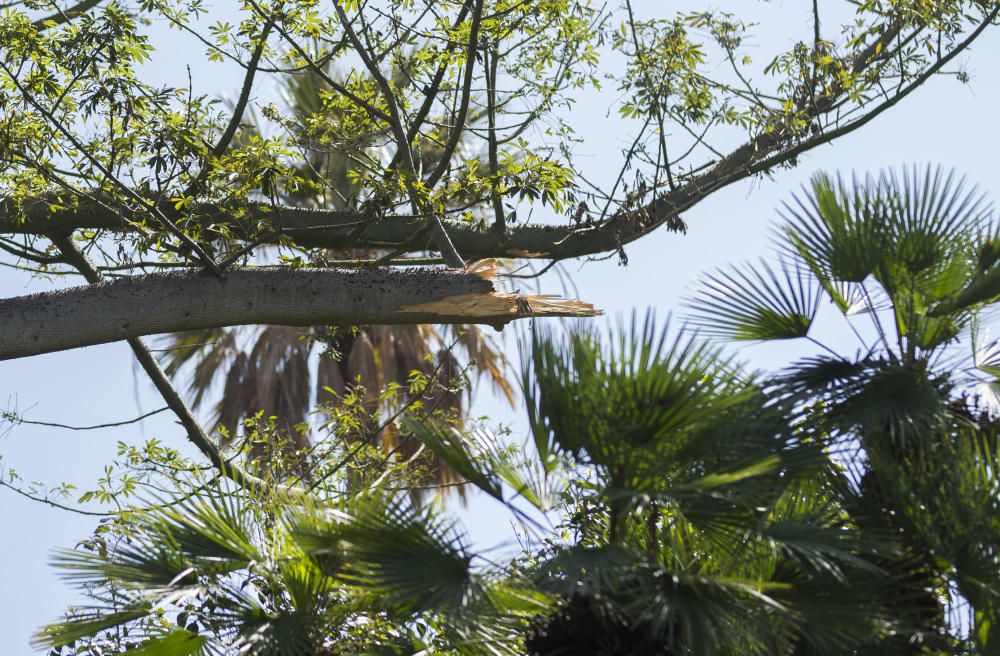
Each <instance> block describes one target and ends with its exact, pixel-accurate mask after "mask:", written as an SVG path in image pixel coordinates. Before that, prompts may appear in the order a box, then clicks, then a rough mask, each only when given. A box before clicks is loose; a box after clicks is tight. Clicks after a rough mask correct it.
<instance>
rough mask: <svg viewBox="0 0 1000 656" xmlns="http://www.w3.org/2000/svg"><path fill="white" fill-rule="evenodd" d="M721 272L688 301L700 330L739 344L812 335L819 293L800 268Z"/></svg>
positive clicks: (747, 267)
mask: <svg viewBox="0 0 1000 656" xmlns="http://www.w3.org/2000/svg"><path fill="white" fill-rule="evenodd" d="M779 269H780V271H779V272H775V271H774V269H772V268H771V266H770V265H768V264H767V263H766V262H763V261H762V262H761V263H760V265H759V266H756V267H755V266H752V265H744V266H733V267H730V268H728V269H718V270H716V271H715V272H714V273H710V274H707V275H706V276H704V277H703V278H702V280H701V283H700V284H699V286H698V291H697V292H696V293H695V295H694V296H693V297H692V298H691V299H689V300H688V301H687V303H686V305H687V307H688V308H689V310H690V311H691V312H690V319H691V323H692V324H693V325H694V326H696V327H697V328H698V329H699V330H700V331H701V332H703V333H705V334H707V335H712V336H717V337H723V338H727V339H734V340H751V341H757V340H760V341H764V340H776V339H794V338H797V337H805V336H806V335H807V334H808V333H809V328H810V327H811V326H812V323H813V319H815V317H816V310H817V307H818V302H819V293H820V289H819V287H818V286H817V285H815V283H814V281H813V279H812V276H810V275H809V274H808V273H807V272H805V271H803V269H802V268H801V267H797V266H794V265H792V264H789V263H787V262H783V263H781V265H780V267H779Z"/></svg>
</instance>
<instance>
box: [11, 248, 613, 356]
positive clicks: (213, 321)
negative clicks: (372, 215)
mask: <svg viewBox="0 0 1000 656" xmlns="http://www.w3.org/2000/svg"><path fill="white" fill-rule="evenodd" d="M64 252H65V251H64ZM493 275H494V269H493V266H492V263H487V264H481V265H479V266H478V268H471V269H469V270H465V271H461V270H447V269H446V270H442V269H436V270H428V269H362V270H340V269H288V268H280V267H260V268H251V269H234V270H231V271H229V272H227V274H226V276H225V277H223V278H219V277H218V276H213V275H206V274H205V273H202V272H183V273H155V274H149V275H143V276H135V277H131V278H122V279H117V280H112V281H104V282H99V283H96V284H92V285H88V286H85V287H71V288H68V289H62V290H58V291H54V292H44V293H41V294H32V295H29V296H19V297H15V298H8V299H4V300H0V360H6V359H11V358H20V357H26V356H31V355H38V354H41V353H49V352H53V351H62V350H65V349H71V348H77V347H81V346H90V345H93V344H104V343H108V342H114V341H118V340H123V339H133V338H136V337H139V336H141V335H154V334H159V333H168V332H179V331H184V330H197V329H204V328H214V327H219V326H236V325H246V324H273V325H287V326H316V325H338V326H350V325H366V324H414V323H437V324H472V323H478V324H489V325H493V326H496V327H498V328H499V327H502V326H503V325H505V324H507V323H509V322H510V321H513V320H515V319H521V318H527V317H588V316H595V315H597V314H600V312H599V311H598V310H596V309H595V308H594V307H593V306H592V305H590V304H588V303H583V302H580V301H575V300H565V299H558V298H554V297H551V296H532V295H522V294H509V293H503V292H499V291H497V290H496V288H495V286H494V284H493V281H492V277H493Z"/></svg>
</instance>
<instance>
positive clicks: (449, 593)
mask: <svg viewBox="0 0 1000 656" xmlns="http://www.w3.org/2000/svg"><path fill="white" fill-rule="evenodd" d="M324 517H325V520H324ZM324 517H319V518H317V517H316V516H313V517H312V518H309V519H306V520H305V526H306V527H308V528H307V530H305V531H303V530H302V529H301V528H300V527H301V526H303V520H302V519H301V518H298V517H296V516H294V515H293V517H292V519H291V530H292V534H293V535H305V536H306V537H307V541H306V542H305V547H306V548H307V552H311V553H317V547H319V548H320V549H323V550H324V551H321V552H319V553H321V554H322V553H325V550H326V549H327V548H328V547H323V546H321V545H322V544H323V543H324V542H325V544H326V545H337V546H338V547H339V549H341V550H342V554H343V555H342V563H343V565H342V567H340V568H339V569H338V570H337V571H336V572H335V578H336V579H338V580H340V581H342V582H343V583H344V584H347V585H350V586H353V587H355V588H357V589H358V590H361V591H366V592H368V593H370V594H372V595H376V596H377V597H378V598H379V599H380V604H381V605H383V607H385V608H387V609H392V610H394V611H397V612H407V613H412V612H416V611H419V610H428V609H437V610H440V611H445V610H448V609H461V608H462V607H464V606H465V604H466V603H467V602H468V598H469V595H470V594H472V592H473V590H474V588H475V579H474V577H473V575H472V572H471V571H470V569H469V562H470V556H469V554H468V552H467V550H466V547H465V544H464V540H463V539H462V537H461V536H460V535H458V534H457V533H456V531H455V528H454V526H453V525H452V524H451V523H449V522H445V521H443V520H441V519H440V518H439V517H438V516H437V515H436V514H435V513H434V512H433V511H432V510H430V509H427V508H416V507H414V506H413V505H412V503H410V502H409V501H407V500H406V499H404V498H402V497H395V498H391V497H381V496H370V497H360V498H358V499H356V500H355V501H353V502H352V503H351V504H350V505H349V506H348V507H347V509H346V510H345V515H342V516H331V515H326V516H324Z"/></svg>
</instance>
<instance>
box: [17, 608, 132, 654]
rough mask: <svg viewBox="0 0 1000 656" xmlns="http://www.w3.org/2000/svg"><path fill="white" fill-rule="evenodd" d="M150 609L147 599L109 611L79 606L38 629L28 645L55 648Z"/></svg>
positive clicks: (91, 634)
mask: <svg viewBox="0 0 1000 656" xmlns="http://www.w3.org/2000/svg"><path fill="white" fill-rule="evenodd" d="M151 611H152V605H151V604H149V603H147V602H139V603H137V604H135V605H132V606H129V607H126V608H124V609H121V610H117V611H111V612H109V611H108V609H106V608H87V609H83V608H80V609H77V611H76V613H75V614H74V615H73V616H72V617H69V618H67V619H66V620H65V621H63V622H58V623H55V624H50V625H48V626H46V627H44V628H42V629H41V630H40V631H38V632H37V633H36V634H35V635H34V636H32V638H31V645H32V647H34V648H35V649H44V648H53V649H55V648H59V647H62V646H63V645H68V644H72V643H73V642H75V641H76V640H80V639H81V638H87V637H90V636H93V635H96V634H98V633H100V632H102V631H105V630H107V629H113V628H115V627H117V626H121V625H122V624H126V623H128V622H132V621H134V620H137V619H141V618H143V617H145V616H146V615H148V614H149V613H150V612H151Z"/></svg>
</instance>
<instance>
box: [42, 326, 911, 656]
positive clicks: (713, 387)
mask: <svg viewBox="0 0 1000 656" xmlns="http://www.w3.org/2000/svg"><path fill="white" fill-rule="evenodd" d="M611 341H612V342H613V344H614V346H613V348H612V349H611V351H610V352H609V351H608V350H607V349H606V348H605V346H604V344H605V340H602V339H601V338H600V337H599V336H598V335H597V334H595V333H592V332H588V331H583V330H581V331H577V332H576V333H575V334H574V335H573V336H571V338H570V339H569V340H568V341H566V340H561V339H560V340H556V339H554V338H553V337H552V336H551V335H548V334H545V333H543V332H541V331H539V332H537V333H536V334H535V338H534V340H533V342H532V345H531V354H530V358H529V360H530V361H529V362H528V363H527V364H526V368H525V380H526V381H527V383H528V384H527V385H526V389H527V390H528V391H527V398H528V407H529V417H530V424H531V429H532V435H533V444H534V449H533V450H532V449H529V448H526V449H513V450H512V449H508V448H503V447H501V446H499V445H498V442H497V441H496V440H495V439H494V438H491V437H490V436H489V435H486V434H479V435H463V434H460V433H459V432H458V431H460V427H458V426H456V425H455V424H449V423H442V422H436V421H434V420H433V417H428V416H427V415H426V413H423V412H409V413H407V414H406V416H405V417H404V418H403V422H402V423H403V424H404V425H406V426H407V427H408V429H409V430H410V431H411V432H412V434H414V435H415V436H416V437H418V438H419V439H420V440H421V441H422V442H423V444H424V445H425V446H426V447H427V448H429V449H431V450H432V451H433V452H434V453H435V454H437V455H438V456H439V457H440V458H441V459H442V460H443V461H445V462H447V463H448V464H449V465H450V466H451V467H452V468H454V470H455V471H457V472H458V473H460V474H461V475H462V476H463V477H464V478H465V479H466V480H468V481H469V482H470V484H472V485H475V486H477V487H478V488H479V489H481V490H483V491H484V492H485V493H487V494H489V495H491V496H493V497H494V498H496V499H497V500H498V501H500V502H501V503H504V504H506V505H507V507H508V508H510V509H511V511H512V512H514V513H515V516H516V517H519V518H521V519H522V524H523V527H524V529H525V530H526V531H527V532H528V534H529V535H531V539H530V540H529V541H528V542H527V543H526V544H527V546H526V549H525V553H524V554H523V555H521V556H519V557H517V558H515V559H514V560H513V561H512V562H509V563H497V562H495V558H490V557H487V556H486V554H476V553H474V552H472V551H471V549H470V548H469V546H468V544H467V541H466V540H465V539H464V538H463V537H462V535H461V533H460V531H458V530H457V528H456V527H455V525H454V524H453V523H451V522H449V521H447V520H446V519H445V518H443V517H441V516H440V515H439V514H437V512H436V511H435V510H434V509H433V508H431V507H429V506H427V505H425V504H413V503H412V502H411V500H410V498H409V497H408V496H407V495H405V494H403V493H398V492H393V491H391V490H389V489H386V488H377V487H376V488H373V489H370V490H367V491H365V492H363V493H360V494H358V495H356V496H355V497H354V498H351V499H348V500H346V501H336V502H334V501H326V502H323V501H319V500H316V501H308V500H305V499H300V500H299V501H298V503H295V504H293V505H289V504H288V500H286V499H283V500H267V499H254V498H251V497H249V496H247V494H246V493H245V492H243V491H239V490H228V491H227V490H224V489H219V488H211V487H209V488H206V489H205V490H202V491H198V492H196V493H195V494H194V495H193V496H191V497H189V498H187V499H185V500H181V501H179V502H177V503H175V504H173V505H160V506H158V507H155V508H152V509H149V510H145V511H138V512H136V513H135V514H129V515H127V516H126V517H123V518H122V519H123V521H122V523H120V524H119V525H118V527H117V528H116V529H115V530H116V531H117V532H119V533H120V535H121V537H123V538H124V537H126V536H127V540H122V541H120V542H118V543H117V546H115V547H114V548H107V549H104V550H101V549H97V550H95V551H93V552H87V551H80V550H72V551H70V550H68V551H63V552H60V553H59V555H58V556H57V559H56V560H57V565H58V566H59V567H61V568H62V569H64V571H65V572H66V573H67V575H68V576H69V577H70V578H71V579H72V580H75V581H77V582H79V583H82V584H84V585H86V586H90V589H92V590H98V591H104V592H105V595H104V596H103V597H97V598H96V599H95V601H96V603H95V604H94V605H93V606H92V607H90V608H85V609H80V610H79V611H78V613H77V614H76V615H75V616H70V617H69V618H68V619H67V620H66V621H64V622H61V623H58V624H54V625H52V626H50V627H47V628H46V629H44V630H43V631H41V632H40V633H39V634H38V637H37V645H38V646H45V647H52V648H54V649H59V648H61V647H62V646H65V651H64V652H63V653H67V654H75V655H78V656H83V655H88V656H89V654H94V653H97V652H96V651H95V650H94V649H95V647H96V648H101V649H104V650H105V651H114V650H118V649H121V648H123V647H131V648H132V649H133V651H132V652H130V653H136V654H154V653H155V654H170V655H176V656H181V655H185V656H187V655H191V654H208V653H212V654H230V653H240V654H248V655H256V654H269V655H271V654H273V655H282V656H284V655H289V656H292V655H294V656H306V655H310V656H314V655H317V654H323V655H326V654H376V653H377V654H403V655H408V656H412V655H416V654H427V653H442V654H458V655H464V654H469V655H479V654H484V655H485V654H490V655H492V656H498V655H504V654H510V655H515V654H530V655H532V656H555V655H556V654H575V655H582V656H589V655H593V656H619V655H621V656H625V655H628V656H634V655H637V654H663V655H685V656H687V655H692V656H710V655H719V654H725V655H729V656H742V655H758V654H759V655H763V654H770V655H775V654H780V655H788V656H805V655H807V654H808V655H826V654H829V655H831V656H832V655H840V656H846V655H847V654H863V653H892V652H885V651H878V648H879V647H880V646H881V645H883V644H885V639H886V638H888V637H891V636H893V635H897V634H900V633H907V632H909V631H912V630H913V627H911V626H910V624H909V614H908V611H909V610H910V609H911V606H910V604H909V603H908V600H907V599H906V598H904V597H898V598H896V599H895V600H894V601H895V604H896V606H895V608H888V607H887V605H886V604H884V603H882V602H881V601H880V599H882V598H884V596H885V595H886V592H887V590H890V589H893V587H894V586H895V585H896V581H895V580H894V579H892V578H891V577H887V576H885V575H884V570H883V568H882V567H880V566H877V565H875V564H874V562H873V561H874V560H875V559H882V560H883V561H889V562H895V560H896V558H897V557H900V556H901V552H900V549H899V545H898V543H897V541H896V540H895V539H894V536H892V535H891V534H885V535H882V536H880V537H879V538H878V539H875V537H874V536H873V534H872V533H869V532H862V531H859V530H858V525H857V524H856V522H855V520H854V518H853V517H852V516H851V515H850V514H849V511H850V509H851V508H853V507H855V506H856V505H857V503H856V498H857V493H856V491H855V490H854V489H852V487H851V486H850V485H849V484H848V483H849V481H848V480H847V479H846V477H845V476H844V473H843V472H842V471H841V470H840V469H838V468H837V467H835V466H834V462H833V460H832V458H831V457H830V455H829V453H828V452H827V451H826V450H825V449H824V444H823V443H822V442H821V441H820V440H819V439H817V434H816V431H814V430H811V429H807V428H804V427H803V426H802V424H801V421H800V419H801V414H800V412H799V406H798V405H797V404H794V403H788V402H787V401H786V399H784V398H783V397H782V396H780V395H775V394H772V393H771V392H769V391H768V389H766V388H765V386H764V385H762V384H761V381H758V380H757V379H755V378H754V376H752V375H750V374H748V373H746V372H744V371H742V370H741V369H740V368H739V367H738V366H737V365H736V364H735V363H734V362H733V361H732V360H731V359H729V358H726V357H724V356H723V355H722V354H721V353H720V351H719V350H718V349H717V348H714V347H708V346H705V345H702V344H699V343H697V342H694V341H691V340H689V339H686V338H680V337H678V338H671V337H668V336H667V334H666V333H663V334H661V333H660V332H659V331H658V330H657V329H656V328H655V326H654V324H653V323H652V321H647V322H646V323H645V324H643V325H641V326H633V327H632V328H631V329H623V330H620V331H619V332H618V333H617V334H616V335H613V336H612V337H611ZM472 438H475V439H472ZM472 445H474V446H472ZM524 504H530V505H532V506H534V507H535V509H536V510H538V511H540V512H549V513H552V514H551V515H550V516H552V517H553V518H554V519H556V521H557V522H559V525H558V526H557V527H556V529H555V530H551V529H546V528H545V527H544V525H542V524H539V523H538V522H537V520H534V519H530V517H529V516H528V515H527V514H526V513H525V507H524ZM553 509H555V510H553ZM560 517H561V518H562V519H561V520H560V519H559V518H560Z"/></svg>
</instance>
